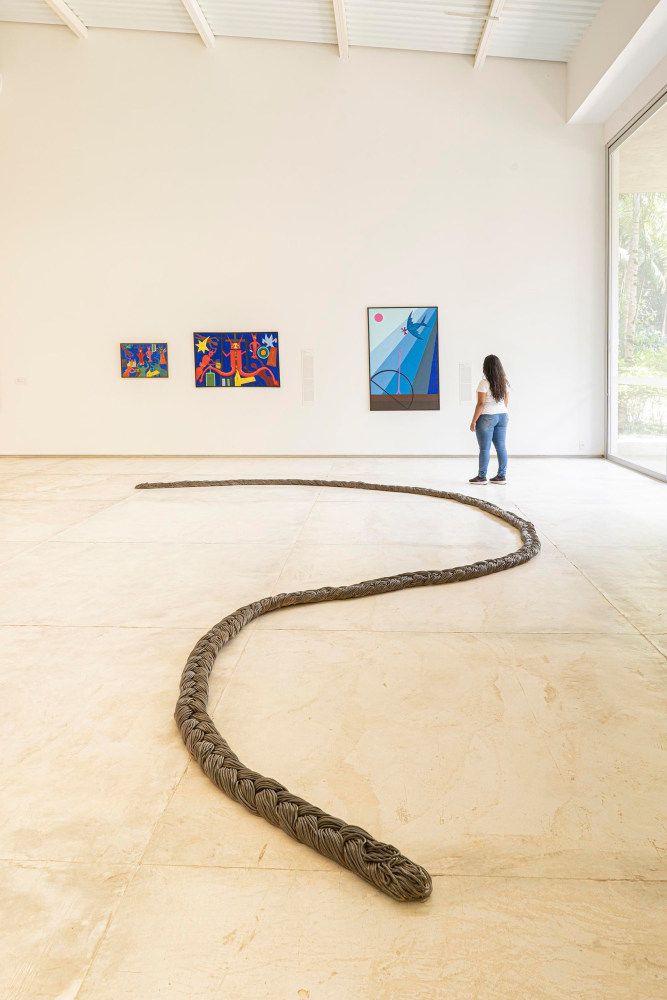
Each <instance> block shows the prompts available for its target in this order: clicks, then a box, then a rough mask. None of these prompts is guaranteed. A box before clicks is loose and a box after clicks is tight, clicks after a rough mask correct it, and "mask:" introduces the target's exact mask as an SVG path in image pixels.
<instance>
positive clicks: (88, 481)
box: [0, 472, 138, 500]
mask: <svg viewBox="0 0 667 1000" xmlns="http://www.w3.org/2000/svg"><path fill="white" fill-rule="evenodd" d="M137 482H138V479H137V476H136V475H129V476H123V475H113V474H110V475H76V474H74V473H71V474H68V475H62V474H60V475H57V474H56V473H55V472H53V473H52V472H44V473H36V472H31V473H28V474H26V475H21V476H15V477H13V478H11V479H6V480H4V481H0V498H1V499H9V500H12V499H13V500H124V499H126V498H127V497H130V496H132V495H133V494H134V487H135V484H136V483H137Z"/></svg>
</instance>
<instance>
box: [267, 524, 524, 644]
mask: <svg viewBox="0 0 667 1000" xmlns="http://www.w3.org/2000/svg"><path fill="white" fill-rule="evenodd" d="M513 546H514V542H511V543H510V544H509V545H505V546H502V545H500V546H498V548H496V549H495V550H494V549H493V548H491V547H490V545H489V543H488V542H475V543H472V544H469V545H466V546H460V545H408V544H404V545H391V544H384V545H380V544H374V545H373V544H368V545H366V544H362V545H360V544H342V543H339V544H338V545H331V544H328V543H325V544H322V545H311V544H304V543H301V542H297V544H296V545H295V546H294V547H293V549H292V551H291V553H290V555H289V557H288V559H287V561H286V563H285V566H284V567H283V571H282V573H281V575H280V578H279V579H278V581H277V582H276V584H275V586H274V592H275V593H282V592H291V591H294V590H309V589H315V588H318V587H327V586H343V585H345V584H350V583H358V582H360V581H362V580H370V579H374V578H376V577H384V576H396V575H397V574H400V573H411V572H416V571H419V570H428V569H444V568H447V567H448V566H450V567H451V566H461V565H466V564H467V563H470V562H475V561H478V560H483V559H486V558H488V556H489V555H492V554H498V555H500V554H502V553H503V552H506V551H507V550H508V549H511V548H512V547H513ZM401 593H405V591H402V592H401ZM423 593H426V591H425V590H424V591H423ZM426 599H427V600H428V598H426ZM385 600H387V595H380V596H370V597H364V598H361V599H358V600H352V601H336V602H331V603H326V604H318V605H311V606H305V607H292V608H288V609H286V610H284V611H279V612H276V613H273V614H271V615H269V616H267V617H266V618H263V619H261V620H260V621H259V622H258V625H257V627H258V628H268V629H272V628H300V627H305V628H310V627H311V624H312V627H313V628H315V629H318V628H371V627H372V622H373V614H374V610H375V608H376V607H377V606H378V605H379V604H380V605H381V603H382V602H383V601H385Z"/></svg>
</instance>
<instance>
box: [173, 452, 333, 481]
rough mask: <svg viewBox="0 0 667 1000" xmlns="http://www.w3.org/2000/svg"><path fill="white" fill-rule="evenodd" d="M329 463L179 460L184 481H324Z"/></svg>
mask: <svg viewBox="0 0 667 1000" xmlns="http://www.w3.org/2000/svg"><path fill="white" fill-rule="evenodd" d="M331 464H332V460H331V459H330V458H327V457H322V458H298V457H286V458H271V457H269V456H266V457H264V458H253V457H251V456H246V455H239V456H236V457H235V456H229V457H220V456H206V455H204V456H197V457H194V458H186V459H185V460H182V461H181V467H180V469H181V472H182V474H183V477H184V478H193V479H197V478H201V479H234V478H239V479H272V478H273V479H326V478H328V477H329V474H330V470H331Z"/></svg>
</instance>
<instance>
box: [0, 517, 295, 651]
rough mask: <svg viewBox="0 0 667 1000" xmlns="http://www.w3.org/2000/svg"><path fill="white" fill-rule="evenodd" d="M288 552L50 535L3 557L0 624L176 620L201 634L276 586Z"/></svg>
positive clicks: (162, 623) (155, 623)
mask: <svg viewBox="0 0 667 1000" xmlns="http://www.w3.org/2000/svg"><path fill="white" fill-rule="evenodd" d="M129 537H130V538H131V535H130V536H129ZM287 552H288V547H286V546H283V545H270V544H267V543H263V544H262V545H251V546H248V545H247V544H246V543H243V544H240V543H239V544H229V545H217V544H210V545H206V544H196V545H188V544H183V543H180V542H169V543H165V544H164V545H159V544H156V543H144V542H141V541H139V540H136V541H126V542H46V543H43V544H42V545H39V546H37V547H36V548H34V549H31V550H30V551H29V552H26V553H24V554H22V555H18V556H16V557H15V558H14V559H12V560H11V561H9V562H7V563H6V564H5V567H4V569H3V573H2V580H1V581H0V624H4V625H31V624H37V625H125V626H134V627H136V628H142V627H151V626H166V627H169V626H172V627H173V626H176V627H178V628H197V629H200V630H201V633H203V632H205V631H206V630H207V629H209V628H210V627H211V626H212V625H214V624H215V623H216V622H217V621H219V620H220V619H221V618H223V617H224V616H225V615H227V614H229V613H230V612H232V611H235V610H236V609H237V608H239V607H241V606H242V605H243V604H247V603H249V602H250V601H254V600H257V599H258V598H260V597H264V596H266V595H267V594H269V593H271V591H272V589H273V587H274V585H275V581H276V580H277V578H278V575H279V573H280V570H281V568H282V565H283V564H284V561H285V558H286V555H287Z"/></svg>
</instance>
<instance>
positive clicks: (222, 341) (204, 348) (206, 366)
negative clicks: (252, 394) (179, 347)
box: [194, 333, 280, 388]
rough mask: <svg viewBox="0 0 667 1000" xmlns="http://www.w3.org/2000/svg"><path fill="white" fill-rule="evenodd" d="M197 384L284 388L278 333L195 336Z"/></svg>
mask: <svg viewBox="0 0 667 1000" xmlns="http://www.w3.org/2000/svg"><path fill="white" fill-rule="evenodd" d="M194 340H195V385H196V386H198V387H204V388H205V387H206V386H240V387H242V388H253V387H257V386H261V387H265V388H266V387H270V388H276V387H278V386H279V385H280V359H279V356H278V334H277V333H195V335H194Z"/></svg>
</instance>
